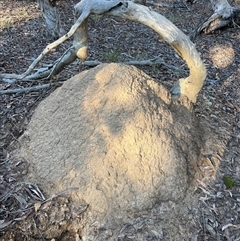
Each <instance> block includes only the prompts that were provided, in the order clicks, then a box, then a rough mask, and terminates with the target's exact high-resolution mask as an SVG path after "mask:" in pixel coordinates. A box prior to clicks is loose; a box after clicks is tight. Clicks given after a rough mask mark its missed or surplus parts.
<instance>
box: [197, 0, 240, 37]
mask: <svg viewBox="0 0 240 241" xmlns="http://www.w3.org/2000/svg"><path fill="white" fill-rule="evenodd" d="M211 4H212V9H213V14H212V15H211V16H210V17H209V18H208V20H207V21H206V22H204V23H203V24H202V25H201V26H200V27H199V28H198V29H197V33H198V34H199V33H201V32H203V33H205V34H209V33H212V32H213V31H216V30H218V29H221V28H223V27H226V26H228V25H230V24H233V25H236V24H240V9H239V8H235V7H232V6H231V5H230V4H229V3H228V1H227V0H211Z"/></svg>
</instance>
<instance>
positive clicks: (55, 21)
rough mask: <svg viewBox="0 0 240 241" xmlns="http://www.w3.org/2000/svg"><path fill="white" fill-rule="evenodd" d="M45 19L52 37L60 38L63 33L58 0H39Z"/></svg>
mask: <svg viewBox="0 0 240 241" xmlns="http://www.w3.org/2000/svg"><path fill="white" fill-rule="evenodd" d="M37 1H38V3H39V6H40V9H41V11H42V14H43V17H44V19H45V23H46V28H47V31H48V33H49V35H50V36H51V37H53V38H54V39H58V38H59V37H60V36H61V35H63V29H62V27H61V22H60V16H59V12H58V10H57V7H56V0H52V1H50V0H37Z"/></svg>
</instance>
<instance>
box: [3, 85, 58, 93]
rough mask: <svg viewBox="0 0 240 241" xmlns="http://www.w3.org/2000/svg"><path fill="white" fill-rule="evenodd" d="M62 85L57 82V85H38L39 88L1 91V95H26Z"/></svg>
mask: <svg viewBox="0 0 240 241" xmlns="http://www.w3.org/2000/svg"><path fill="white" fill-rule="evenodd" d="M60 85H61V83H60V82H55V83H49V84H42V85H37V86H32V87H25V88H16V89H8V90H0V95H6V94H21V93H26V92H30V91H37V90H41V89H46V88H49V87H51V86H60Z"/></svg>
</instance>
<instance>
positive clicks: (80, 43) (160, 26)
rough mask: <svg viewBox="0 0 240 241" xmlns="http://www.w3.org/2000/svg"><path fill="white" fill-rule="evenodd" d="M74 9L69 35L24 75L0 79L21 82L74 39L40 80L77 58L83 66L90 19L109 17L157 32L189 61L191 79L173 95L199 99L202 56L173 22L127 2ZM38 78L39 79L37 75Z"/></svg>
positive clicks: (92, 2)
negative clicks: (55, 50)
mask: <svg viewBox="0 0 240 241" xmlns="http://www.w3.org/2000/svg"><path fill="white" fill-rule="evenodd" d="M74 9H75V19H76V22H75V24H74V25H73V26H72V28H71V29H70V31H69V32H68V33H67V34H65V35H64V36H63V37H61V38H59V39H58V40H56V41H55V42H53V43H51V44H49V45H48V46H47V47H46V48H45V49H44V50H43V52H42V53H41V54H40V55H39V56H38V57H37V58H36V60H35V61H34V62H33V63H32V64H31V65H30V67H29V68H28V70H27V71H26V72H25V73H24V74H22V75H9V74H5V75H1V76H0V77H2V78H5V79H12V78H13V79H18V80H19V79H20V80H21V79H24V78H26V77H28V76H30V75H31V73H32V71H33V69H34V68H35V67H36V65H37V64H38V63H39V62H40V61H41V60H42V59H43V57H44V56H45V55H46V54H48V53H49V52H50V51H51V50H52V49H53V48H55V47H57V46H58V45H60V44H61V43H63V42H64V41H66V40H67V39H69V38H70V37H71V36H73V35H74V41H73V45H72V47H71V48H69V49H68V50H67V51H66V53H65V54H64V55H63V56H62V57H61V58H60V59H58V60H57V61H56V62H55V63H54V64H53V66H52V68H50V69H46V72H41V73H40V75H39V77H43V76H44V77H45V78H49V77H51V76H52V75H55V74H57V73H59V72H60V71H61V70H62V69H63V68H64V67H65V66H66V65H68V64H69V63H71V62H73V61H74V60H75V59H76V58H79V59H80V60H81V61H82V62H84V61H85V59H86V58H87V49H88V42H87V39H88V32H87V19H88V17H89V15H90V14H107V15H112V16H117V17H122V18H125V19H129V20H132V21H136V22H140V23H142V24H144V25H146V26H148V27H150V28H152V29H153V30H154V31H156V32H157V33H158V34H159V35H160V36H161V37H162V38H163V39H164V40H165V41H166V42H167V43H168V44H169V45H170V46H171V47H172V48H173V49H174V50H175V51H176V52H177V53H178V55H179V56H180V57H181V58H183V60H185V61H186V63H187V65H188V67H189V70H190V75H189V76H188V77H187V78H185V79H180V80H179V81H178V82H177V83H176V84H175V85H174V87H173V88H172V93H173V94H176V95H185V96H187V97H188V98H189V99H190V100H191V101H193V102H195V101H196V97H197V95H198V93H199V91H200V90H201V88H202V86H203V84H204V80H205V78H206V68H205V66H204V64H203V62H202V61H201V58H200V55H199V53H198V52H197V51H196V48H195V45H194V44H193V43H192V42H191V41H190V39H189V38H188V37H187V36H186V35H185V34H184V33H183V32H182V31H181V30H179V29H178V28H177V27H176V26H175V25H174V24H173V23H172V22H170V21H169V20H168V19H166V18H165V17H164V16H162V15H160V14H158V13H156V12H154V11H151V10H150V9H149V8H147V7H145V6H143V5H139V4H135V3H134V2H132V1H128V0H111V1H109V0H102V1H99V0H82V1H81V2H79V3H78V4H77V5H76V6H75V8H74ZM35 77H37V75H36V73H35Z"/></svg>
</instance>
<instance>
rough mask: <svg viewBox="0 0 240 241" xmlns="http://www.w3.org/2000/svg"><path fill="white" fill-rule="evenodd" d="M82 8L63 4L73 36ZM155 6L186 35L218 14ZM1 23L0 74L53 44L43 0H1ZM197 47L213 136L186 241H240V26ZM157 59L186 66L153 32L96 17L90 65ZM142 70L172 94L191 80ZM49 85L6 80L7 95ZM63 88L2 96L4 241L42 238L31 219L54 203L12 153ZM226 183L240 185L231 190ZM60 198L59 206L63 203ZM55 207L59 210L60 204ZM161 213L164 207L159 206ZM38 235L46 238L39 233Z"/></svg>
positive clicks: (204, 117) (202, 102)
mask: <svg viewBox="0 0 240 241" xmlns="http://www.w3.org/2000/svg"><path fill="white" fill-rule="evenodd" d="M76 2H77V1H75V0H70V1H60V2H59V3H58V8H59V11H60V13H61V18H62V20H63V28H64V29H65V30H68V29H69V28H70V26H71V24H72V22H73V15H72V8H73V6H74V4H75V3H76ZM147 5H148V6H149V7H151V8H152V9H153V10H154V11H157V12H159V13H160V14H163V15H164V16H166V17H167V18H168V19H170V20H171V21H172V22H173V23H174V24H176V25H177V26H178V27H179V28H180V29H182V30H183V31H184V32H185V33H186V34H191V33H192V31H193V30H194V29H195V28H196V26H198V25H199V24H200V23H201V22H202V21H203V20H204V19H205V18H206V17H207V16H209V15H210V14H211V9H210V6H209V1H206V0H204V1H195V3H194V4H193V5H190V4H187V5H186V4H185V2H184V1H162V3H161V4H159V1H157V0H151V1H147ZM0 18H1V21H2V20H3V22H5V23H6V24H5V26H2V25H0V27H1V28H0V73H18V74H20V73H23V72H24V71H25V70H26V69H27V67H28V66H29V65H30V64H31V62H32V61H33V60H34V59H35V58H36V57H37V56H38V54H40V53H41V51H42V50H43V49H44V47H45V46H46V45H47V44H48V43H50V42H52V39H51V38H49V37H48V35H47V33H46V30H45V26H44V21H43V19H42V17H41V13H40V11H39V9H38V6H37V4H36V2H35V1H29V0H22V1H10V0H0ZM194 41H195V43H196V47H197V49H198V51H199V52H200V53H201V55H202V58H203V60H204V63H205V64H206V66H207V69H208V76H207V79H206V83H205V85H204V88H203V90H202V91H201V93H200V95H199V98H198V101H197V103H196V105H195V108H194V111H195V114H196V115H197V116H198V117H199V120H200V123H201V125H202V126H203V127H204V129H205V132H206V135H205V137H204V141H205V145H206V146H205V150H204V153H203V155H204V156H205V159H204V160H203V161H202V163H199V171H200V172H199V173H200V174H199V176H198V180H197V184H196V189H195V192H194V193H193V194H192V195H193V196H194V198H195V199H197V204H196V206H195V209H194V210H193V209H192V212H190V211H189V213H191V215H192V216H191V221H192V222H191V223H192V226H191V231H189V230H190V227H188V226H187V224H184V222H185V221H186V220H185V219H184V218H183V217H179V219H177V222H178V223H179V227H180V226H181V227H183V230H184V229H189V230H188V232H186V234H185V235H188V236H185V237H184V232H183V231H181V230H180V228H179V230H180V231H179V234H178V235H179V236H178V237H179V239H178V240H180V239H181V240H187V238H189V237H191V238H192V239H193V240H235V241H237V240H240V148H239V147H240V37H239V26H238V27H237V26H236V27H235V28H227V29H224V30H221V31H218V32H215V33H214V34H211V35H200V36H198V37H197V38H196V39H195V40H194ZM70 44H71V42H70V41H67V42H66V43H64V44H63V45H61V46H60V47H58V48H57V49H56V50H54V51H52V52H51V54H50V55H49V56H47V57H46V58H45V59H44V60H43V62H42V63H41V66H46V65H47V64H50V63H52V62H53V61H54V60H56V59H57V58H58V57H60V56H61V54H62V53H63V52H64V51H65V50H66V49H67V47H68V46H69V45H70ZM153 57H161V58H162V59H163V60H164V61H165V62H166V63H168V64H170V65H173V66H180V67H181V68H183V69H184V68H185V65H184V62H182V60H181V59H180V58H179V57H177V56H176V54H175V53H174V51H172V50H171V49H170V47H169V46H168V45H167V44H165V43H164V42H163V41H162V40H161V39H160V38H159V37H158V36H157V35H156V34H155V33H154V32H153V31H152V30H150V29H148V28H147V27H145V26H142V25H140V24H138V23H133V22H129V21H125V20H122V19H118V18H110V17H105V16H95V15H94V16H91V18H90V21H89V59H90V60H98V61H101V62H113V61H114V62H124V61H129V60H134V59H135V60H142V59H152V58H153ZM87 68H88V67H86V66H80V65H79V63H77V62H74V63H73V64H72V65H71V66H69V67H67V68H66V69H65V70H64V71H63V72H62V73H60V74H59V75H58V76H56V77H54V79H53V80H52V81H53V82H54V81H56V82H58V81H65V80H67V79H68V78H70V77H72V76H74V75H75V74H76V73H78V72H79V71H83V70H84V69H87ZM139 68H141V69H142V70H144V71H145V72H146V73H147V74H149V75H150V76H151V77H153V78H155V79H156V80H158V81H159V82H160V83H161V84H163V85H164V86H166V88H168V89H170V88H171V86H172V84H173V82H174V81H176V80H177V79H178V78H181V77H183V76H182V72H181V71H173V70H172V69H168V68H167V67H166V66H165V65H152V66H141V67H139ZM46 83H48V81H36V82H24V83H22V82H16V83H14V84H11V83H4V82H1V81H0V90H8V89H15V88H20V89H21V88H26V87H31V86H35V85H43V84H46ZM55 89H56V87H55V86H51V87H49V88H44V89H40V90H36V91H31V92H25V93H16V94H10V95H0V103H1V105H0V237H1V240H10V239H12V240H34V239H33V237H30V236H29V235H30V234H32V233H34V232H35V233H36V230H35V231H34V232H33V231H32V233H31V232H30V231H29V233H28V234H26V235H25V234H24V233H25V232H26V229H25V228H23V226H24V225H26V220H27V219H28V218H29V217H30V219H31V220H33V221H34V220H35V221H36V219H37V217H38V215H36V214H37V212H38V204H39V203H40V204H41V203H42V202H45V201H46V198H45V197H44V194H43V193H44V190H40V189H39V188H38V186H37V185H35V184H31V183H25V182H23V181H22V176H24V175H25V174H26V173H27V170H28V162H27V160H21V159H18V160H16V159H13V158H12V157H11V152H12V151H13V150H16V149H17V148H18V145H19V143H18V140H17V139H18V137H19V136H21V134H22V133H23V132H24V130H25V129H26V128H27V125H28V123H29V121H30V119H31V116H32V114H33V113H34V109H35V108H36V107H37V105H38V104H39V103H40V102H41V101H42V100H43V99H44V98H46V97H47V96H48V95H49V94H51V92H52V91H54V90H55ZM226 177H227V178H230V179H231V180H233V181H234V184H233V186H232V187H229V186H227V184H226V181H225V180H226ZM54 200H57V197H55V199H54ZM50 202H51V205H53V199H51V200H50ZM36 203H37V204H36ZM186 205H187V204H186ZM155 209H156V210H157V209H158V208H157V206H156V207H155ZM149 215H150V214H149ZM148 218H149V217H148ZM189 219H190V218H189ZM24 222H25V223H24ZM28 224H29V221H28ZM30 226H31V225H30ZM132 226H134V225H133V224H132ZM24 227H25V226H24ZM31 228H32V226H31ZM35 228H36V229H37V228H38V227H37V226H36V227H35ZM137 231H138V232H141V231H142V230H137ZM162 232H163V235H162V236H161V238H160V236H159V237H158V239H157V238H156V240H167V239H164V237H167V236H168V235H167V234H168V230H167V229H163V231H162ZM69 235H70V234H69ZM131 235H133V234H132V233H131ZM131 235H130V234H129V236H128V234H127V233H126V234H125V236H124V237H125V239H121V240H134V239H131V238H130V237H131ZM35 237H37V238H39V236H36V235H35ZM67 237H68V240H71V239H72V240H73V237H71V235H70V236H67ZM40 238H41V237H40ZM65 238H66V237H65ZM194 238H195V239H194ZM42 240H44V239H42ZM62 240H64V239H62ZM65 240H67V238H66V239H65ZM119 240H120V239H119ZM148 240H150V239H148ZM152 240H153V239H152Z"/></svg>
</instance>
